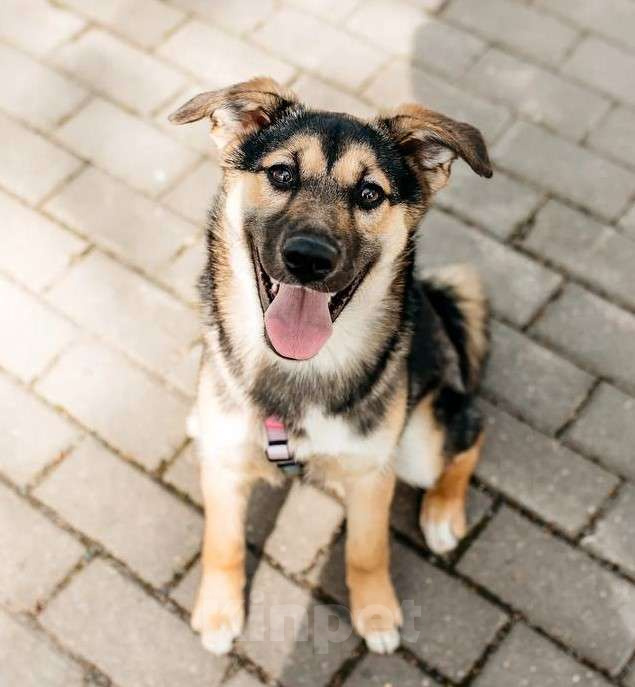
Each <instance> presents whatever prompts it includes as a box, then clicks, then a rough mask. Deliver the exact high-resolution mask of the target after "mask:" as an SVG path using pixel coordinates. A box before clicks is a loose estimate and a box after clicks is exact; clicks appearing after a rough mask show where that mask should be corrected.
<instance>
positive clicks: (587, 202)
mask: <svg viewBox="0 0 635 687" xmlns="http://www.w3.org/2000/svg"><path fill="white" fill-rule="evenodd" d="M494 153H495V155H494V157H495V159H496V161H497V162H499V163H500V164H501V165H502V166H503V167H505V168H506V169H510V170H513V171H514V172H515V173H516V174H520V175H521V176H524V177H526V178H528V179H529V180H530V181H532V182H534V183H535V184H538V185H539V186H541V187H543V188H551V189H552V190H553V191H554V192H555V193H557V194H558V195H561V196H564V197H565V198H569V199H571V200H573V201H574V202H576V203H579V204H580V205H582V206H583V207H585V208H588V209H589V210H591V211H592V212H596V213H597V214H599V215H602V216H604V217H607V218H613V217H617V216H619V214H620V211H621V210H623V209H624V207H625V205H626V202H627V200H628V198H629V197H630V196H631V194H632V193H633V188H635V175H633V174H631V173H630V172H627V171H626V170H625V169H623V168H621V167H618V166H617V165H615V164H613V163H612V162H610V161H609V160H606V159H604V158H601V157H599V156H597V155H594V154H592V153H590V152H589V151H588V150H586V149H584V148H580V147H579V146H576V145H574V144H573V143H570V142H568V141H565V140H563V139H561V138H558V137H556V136H554V135H553V134H551V133H549V132H547V131H545V130H543V129H540V128H538V127H537V126H535V125H533V124H527V123H525V122H517V123H516V124H515V125H514V126H513V127H512V128H511V129H510V130H509V131H508V132H507V133H506V134H505V135H504V136H503V138H502V139H501V140H500V141H499V143H498V144H497V146H496V148H495V151H494ZM572 169H574V170H577V173H576V174H572V173H571V170H572Z"/></svg>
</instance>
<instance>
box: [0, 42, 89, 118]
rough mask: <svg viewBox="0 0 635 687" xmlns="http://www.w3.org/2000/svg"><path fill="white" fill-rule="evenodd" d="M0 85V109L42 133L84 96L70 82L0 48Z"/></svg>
mask: <svg viewBox="0 0 635 687" xmlns="http://www.w3.org/2000/svg"><path fill="white" fill-rule="evenodd" d="M16 74H19V75H20V78H19V79H18V78H15V75H16ZM0 81H2V84H3V88H2V90H1V91H0V107H2V109H3V110H6V111H7V112H8V113H9V114H11V115H13V116H14V117H16V118H18V119H23V120H24V121H26V122H28V123H29V124H32V125H33V126H36V127H41V128H43V129H52V128H53V127H54V126H55V125H56V124H57V123H58V122H59V121H60V119H62V118H63V117H65V116H66V115H68V114H70V113H71V112H72V111H73V110H74V109H75V108H76V107H77V106H78V105H79V104H80V103H81V102H82V100H83V99H84V98H85V97H86V95H87V92H86V91H85V90H84V89H83V88H81V87H80V86H79V85H78V84H76V83H73V82H72V81H71V80H70V79H68V78H66V77H65V76H62V75H61V74H58V73H57V72H55V71H54V70H53V69H51V68H50V67H47V66H45V65H43V64H40V63H39V62H37V61H36V60H33V59H31V58H30V57H27V56H26V55H24V54H23V53H21V52H19V51H18V50H14V49H13V48H10V47H8V46H6V45H1V46H0Z"/></svg>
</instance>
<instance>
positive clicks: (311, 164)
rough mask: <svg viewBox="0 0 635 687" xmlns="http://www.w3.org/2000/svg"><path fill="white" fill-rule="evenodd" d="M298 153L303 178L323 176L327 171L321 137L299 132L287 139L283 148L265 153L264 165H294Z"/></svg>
mask: <svg viewBox="0 0 635 687" xmlns="http://www.w3.org/2000/svg"><path fill="white" fill-rule="evenodd" d="M296 155H297V156H298V159H299V164H300V172H301V174H302V177H303V178H306V177H316V176H322V175H324V174H325V173H326V158H325V157H324V153H323V152H322V144H321V143H320V139H319V138H318V137H317V136H311V135H309V134H299V135H297V136H294V137H293V138H291V139H290V140H289V141H286V142H285V144H284V146H283V147H282V148H278V149H277V150H273V151H272V152H270V153H268V154H267V155H265V157H263V159H262V165H263V167H271V166H272V165H279V164H287V165H293V164H294V156H296Z"/></svg>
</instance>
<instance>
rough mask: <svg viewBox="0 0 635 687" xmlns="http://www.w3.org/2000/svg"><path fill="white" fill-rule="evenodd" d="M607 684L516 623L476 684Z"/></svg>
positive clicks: (481, 686)
mask: <svg viewBox="0 0 635 687" xmlns="http://www.w3.org/2000/svg"><path fill="white" fill-rule="evenodd" d="M510 685H522V686H523V687H564V686H565V685H583V686H584V687H608V685H609V683H608V682H607V681H606V680H605V679H604V678H603V677H602V676H601V675H599V674H598V673H596V672H594V671H592V670H589V669H588V668H586V667H585V666H583V665H581V664H580V663H576V661H575V660H574V659H572V658H571V657H570V656H568V655H567V654H565V653H564V652H563V651H561V650H560V649H558V648H557V647H556V646H555V645H554V644H552V643H551V642H549V641H548V640H547V639H544V637H541V636H540V635H539V634H538V633H537V632H534V631H533V630H530V629H529V628H528V627H527V626H526V625H516V626H515V627H514V629H513V630H512V631H511V633H510V634H509V636H508V637H507V638H506V639H505V641H504V642H503V644H502V645H501V646H500V647H499V648H498V649H497V651H496V653H495V654H494V656H493V657H492V658H490V659H489V661H488V662H487V663H486V665H485V668H484V669H483V671H482V672H481V673H480V675H479V676H478V677H477V678H476V681H475V682H474V687H509V686H510Z"/></svg>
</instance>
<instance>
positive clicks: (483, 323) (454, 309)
mask: <svg viewBox="0 0 635 687" xmlns="http://www.w3.org/2000/svg"><path fill="white" fill-rule="evenodd" d="M423 286H424V290H425V293H426V295H427V297H428V300H429V301H430V304H431V305H432V307H433V308H434V310H435V312H436V313H437V315H438V316H439V318H440V319H441V322H442V323H443V326H444V328H445V331H446V334H447V335H448V338H449V339H450V341H451V343H452V345H453V346H454V348H455V349H456V352H457V354H458V356H459V363H460V368H461V378H462V381H463V385H464V386H465V390H466V391H467V392H471V391H474V390H475V389H476V387H477V386H478V384H479V381H480V379H481V374H482V371H483V365H484V363H485V359H486V357H487V351H488V344H489V330H488V314H489V309H488V304H487V298H486V297H485V293H484V290H483V285H482V282H481V279H480V277H479V275H478V272H477V271H476V270H475V269H474V268H473V267H471V266H470V265H448V266H446V267H441V268H438V269H435V270H432V271H430V272H426V273H424V275H423Z"/></svg>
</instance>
